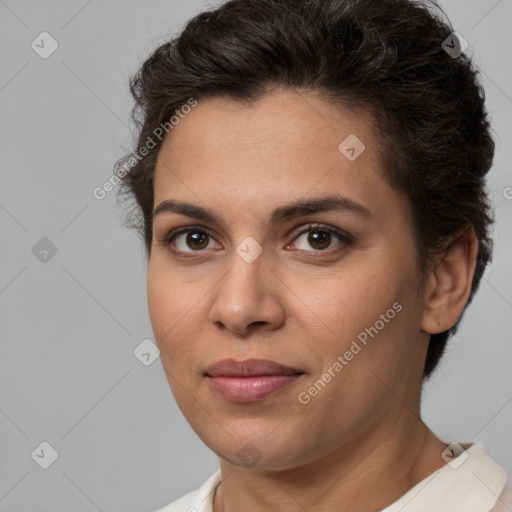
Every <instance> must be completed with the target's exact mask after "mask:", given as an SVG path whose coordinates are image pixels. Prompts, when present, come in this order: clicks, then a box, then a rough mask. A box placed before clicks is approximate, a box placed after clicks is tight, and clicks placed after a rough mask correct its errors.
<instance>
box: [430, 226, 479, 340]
mask: <svg viewBox="0 0 512 512" xmlns="http://www.w3.org/2000/svg"><path fill="white" fill-rule="evenodd" d="M477 254H478V239H477V237H476V234H475V231H474V229H473V227H469V228H468V229H467V230H466V231H465V232H464V233H462V235H459V236H458V237H457V238H455V240H453V241H452V242H451V243H450V245H449V246H448V248H447V249H445V250H444V251H443V252H442V253H441V254H440V255H438V256H437V258H436V261H435V266H434V269H433V270H432V271H431V273H430V275H429V277H428V283H427V287H426V304H425V310H424V312H423V319H422V324H421V328H422V329H423V330H424V331H425V332H427V333H429V334H437V333H440V332H443V331H447V330H448V329H450V328H451V327H453V326H454V325H455V324H456V323H457V320H458V319H459V317H460V315H461V314H462V311H463V310H464V306H465V305H466V304H467V301H468V299H469V295H470V294H471V285H472V283H473V275H474V273H475V267H476V258H477Z"/></svg>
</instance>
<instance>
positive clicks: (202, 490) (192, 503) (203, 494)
mask: <svg viewBox="0 0 512 512" xmlns="http://www.w3.org/2000/svg"><path fill="white" fill-rule="evenodd" d="M220 480H221V474H220V470H217V471H216V472H215V473H213V475H211V476H210V477H209V478H208V479H207V480H206V481H205V482H204V483H203V484H202V485H201V486H200V487H198V488H197V489H195V490H193V491H191V492H189V493H187V494H185V495H184V496H182V497H181V498H178V499H177V500H176V501H173V502H172V503H169V505H166V506H165V507H163V508H160V509H158V510H157V511H155V512H212V500H213V492H214V490H215V488H216V487H217V485H218V484H219V483H220Z"/></svg>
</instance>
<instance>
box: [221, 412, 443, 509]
mask: <svg viewBox="0 0 512 512" xmlns="http://www.w3.org/2000/svg"><path fill="white" fill-rule="evenodd" d="M388 425H389V427H388V428H387V429H386V431H384V432H383V431H382V429H381V428H380V429H379V431H378V432H377V431H376V429H373V430H372V431H370V432H368V433H365V434H364V436H363V437H365V439H361V438H358V439H357V440H354V441H353V442H351V443H348V444H344V445H342V446H340V447H339V448H338V449H336V450H334V451H332V452H331V453H329V455H327V456H326V457H323V458H321V459H318V460H315V461H314V462H312V463H309V464H306V465H304V466H301V467H296V468H292V469H287V470H279V471H271V470H269V471H266V470H259V469H257V468H253V469H247V468H243V467H239V466H235V465H233V464H230V463H229V462H227V461H225V460H223V459H221V460H220V468H221V474H222V477H223V481H222V483H221V485H220V486H219V487H218V488H217V491H216V493H215V496H214V501H213V511H214V512H237V511H239V510H244V511H245V512H262V511H266V512H281V511H282V512H284V511H286V512H304V510H308V511H311V512H321V511H326V510H337V511H339V512H348V511H353V510H381V509H383V508H385V507H387V506H389V505H391V504H392V503H394V502H395V501H396V500H397V499H398V498H400V496H402V495H403V494H405V492H407V491H408V490H409V489H411V488H412V487H413V486H414V485H416V484H417V483H419V482H420V481H421V480H423V479H424V478H426V477H427V476H429V475H430V474H431V473H433V472H434V471H436V470H437V469H439V468H441V467H442V466H443V465H444V462H443V460H442V458H441V453H442V451H443V449H444V448H445V444H444V443H443V442H442V441H440V440H439V439H438V438H437V437H436V436H435V435H434V434H433V433H432V432H431V431H430V430H429V429H428V428H427V427H426V425H425V424H424V423H423V422H422V421H421V420H420V419H419V416H415V415H414V414H411V411H410V410H408V413H404V414H403V415H402V418H401V419H400V421H399V422H398V423H396V422H388ZM369 490H370V491H371V492H369Z"/></svg>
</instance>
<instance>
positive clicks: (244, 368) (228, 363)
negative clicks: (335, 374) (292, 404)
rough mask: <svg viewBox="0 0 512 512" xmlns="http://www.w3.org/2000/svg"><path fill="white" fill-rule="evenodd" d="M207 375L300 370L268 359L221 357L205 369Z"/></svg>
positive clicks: (278, 372) (230, 375)
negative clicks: (240, 359)
mask: <svg viewBox="0 0 512 512" xmlns="http://www.w3.org/2000/svg"><path fill="white" fill-rule="evenodd" d="M205 373H206V375H208V376H209V377H256V376H261V375H296V374H301V373H304V372H302V371H301V370H298V369H296V368H292V367H290V366H285V365H282V364H279V363H276V362H275V361H270V360H268V359H248V360H246V361H236V360H235V359H222V360H221V361H217V362H216V363H214V364H212V365H211V366H209V367H208V368H207V369H206V372H205Z"/></svg>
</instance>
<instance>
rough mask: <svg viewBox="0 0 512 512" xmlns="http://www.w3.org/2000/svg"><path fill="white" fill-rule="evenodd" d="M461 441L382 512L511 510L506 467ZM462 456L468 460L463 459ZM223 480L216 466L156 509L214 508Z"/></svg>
mask: <svg viewBox="0 0 512 512" xmlns="http://www.w3.org/2000/svg"><path fill="white" fill-rule="evenodd" d="M460 445H461V446H462V447H463V448H464V450H466V451H465V452H462V453H461V454H460V455H459V456H458V457H457V458H455V459H454V460H453V461H452V462H451V463H450V464H447V465H446V466H443V467H442V468H441V469H438V470H437V471H434V473H432V474H430V475H429V476H428V477H427V478H425V479H424V480H422V481H421V482H420V483H418V484H417V485H415V486H414V487H413V488H412V489H410V490H409V491H408V492H406V493H405V494H404V495H403V496H402V497H401V498H400V499H399V500H398V501H395V503H393V504H392V505H390V506H389V507H386V508H385V509H383V510H382V511H381V512H509V511H512V479H511V480H509V481H508V483H507V474H506V472H505V470H504V469H503V468H502V467H501V466H499V465H498V464H496V462H494V460H493V459H492V458H491V457H490V456H489V455H488V454H487V452H486V451H485V448H484V446H483V445H482V443H479V442H478V443H473V444H464V443H460ZM459 457H461V458H460V459H459ZM462 457H464V458H465V460H464V461H463V462H462V463H460V461H461V460H462ZM459 463H460V465H459ZM220 482H221V473H220V470H217V471H216V472H215V473H214V474H213V475H211V476H210V477H209V478H208V479H207V480H206V481H205V482H204V483H203V484H202V485H201V486H200V487H199V488H198V489H196V490H195V491H192V492H189V493H188V494H186V495H184V496H182V497H181V498H179V499H178V500H176V501H173V502H172V503H170V504H169V505H167V506H166V507H164V508H161V509H159V510H157V511H156V512H212V501H213V495H214V491H215V488H216V487H217V486H218V485H219V484H220Z"/></svg>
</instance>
